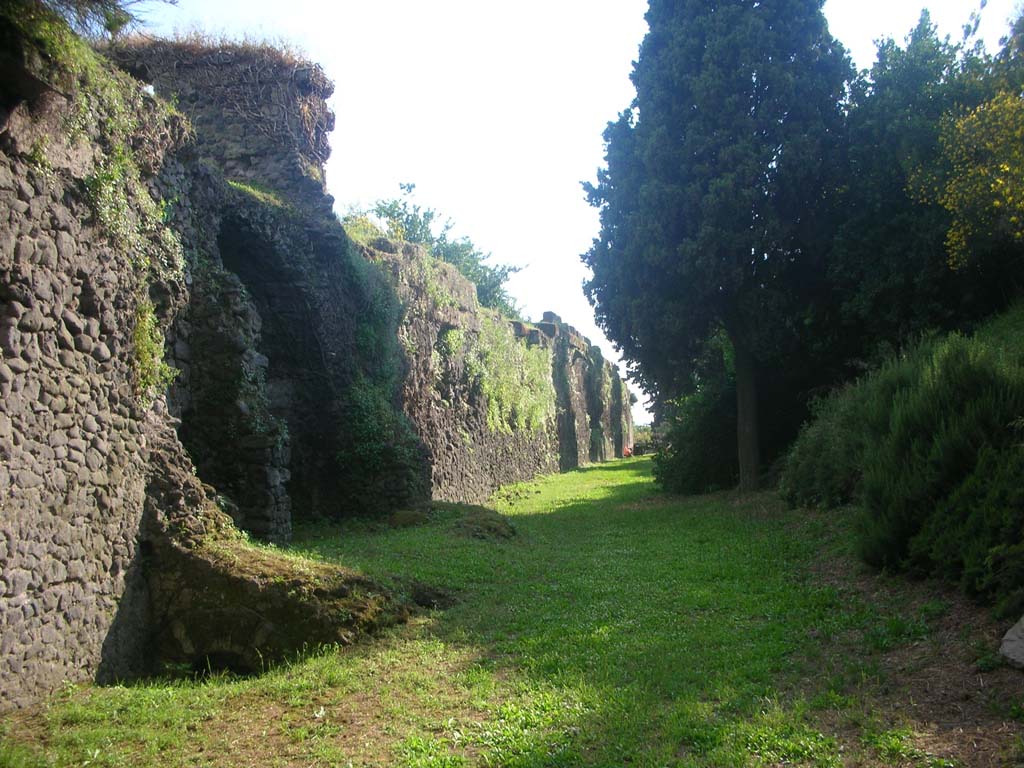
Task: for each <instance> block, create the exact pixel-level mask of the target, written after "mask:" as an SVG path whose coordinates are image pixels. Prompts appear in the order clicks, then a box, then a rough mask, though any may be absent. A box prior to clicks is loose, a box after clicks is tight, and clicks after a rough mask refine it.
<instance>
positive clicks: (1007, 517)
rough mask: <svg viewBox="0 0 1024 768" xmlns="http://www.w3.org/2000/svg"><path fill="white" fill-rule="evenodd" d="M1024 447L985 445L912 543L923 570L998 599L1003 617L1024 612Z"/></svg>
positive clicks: (916, 564) (911, 553) (911, 549)
mask: <svg viewBox="0 0 1024 768" xmlns="http://www.w3.org/2000/svg"><path fill="white" fill-rule="evenodd" d="M1021 478H1024V448H1022V447H1020V446H1019V445H1018V446H1015V447H1010V448H1009V449H1008V450H1002V451H1000V450H997V449H995V448H993V447H991V446H986V447H985V448H983V449H982V450H981V452H980V454H979V456H978V462H977V465H976V466H975V468H974V471H973V472H971V473H970V475H968V476H967V478H966V479H965V480H964V482H963V483H961V484H960V485H959V486H958V487H957V489H956V490H955V491H953V493H952V494H950V495H949V497H948V498H946V499H944V500H943V501H942V503H940V504H939V505H938V506H937V507H936V509H935V512H934V514H932V515H930V516H929V517H928V519H927V520H926V521H925V522H924V524H923V525H922V526H921V530H920V532H919V533H918V534H917V535H916V536H915V537H914V538H913V539H911V541H910V547H909V562H910V564H911V565H912V566H913V567H915V568H917V569H918V570H921V571H924V572H926V573H932V574H935V575H938V576H944V577H946V578H948V579H952V580H958V581H959V582H960V585H961V586H962V587H963V589H964V591H965V592H967V593H968V594H972V595H978V596H981V597H985V598H994V599H996V601H997V602H998V605H997V609H998V611H999V613H1001V614H1004V615H1019V614H1020V613H1021V611H1024V483H1021Z"/></svg>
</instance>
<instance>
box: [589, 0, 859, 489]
mask: <svg viewBox="0 0 1024 768" xmlns="http://www.w3.org/2000/svg"><path fill="white" fill-rule="evenodd" d="M821 6H822V2H821V0H761V1H758V0H728V1H726V2H722V1H721V0H651V3H650V7H649V10H648V12H647V17H646V18H647V22H648V24H649V27H650V31H649V32H648V34H647V36H646V37H645V39H644V41H643V44H642V46H641V49H640V56H639V59H638V61H637V64H636V67H635V69H634V72H633V75H632V78H633V83H634V85H635V86H636V91H637V97H636V100H635V102H634V103H633V105H632V107H631V108H630V109H629V110H627V111H626V112H624V113H623V114H622V115H620V117H619V119H618V120H617V121H616V122H614V123H611V124H610V125H609V126H608V129H607V130H606V132H605V141H606V145H607V155H606V161H607V167H606V168H605V169H603V170H601V171H599V174H598V183H597V184H596V185H587V193H588V197H589V200H590V202H591V203H592V204H593V205H595V206H597V207H599V208H600V209H601V232H600V236H599V237H598V239H596V240H595V241H594V244H593V247H592V248H591V249H590V250H589V251H588V252H587V253H586V254H584V256H583V260H584V262H585V263H586V264H587V265H589V266H590V267H591V269H592V270H593V278H592V279H591V280H590V281H589V282H588V283H587V284H586V286H585V287H586V290H587V293H588V296H589V298H590V300H591V302H592V303H593V304H594V307H595V309H596V314H597V318H598V321H599V323H600V324H601V325H602V326H603V327H604V329H605V331H606V332H607V333H608V335H609V337H610V338H611V339H612V340H614V341H615V342H616V343H617V344H618V345H619V346H620V347H621V349H622V351H623V353H624V355H625V357H626V358H627V359H628V360H630V361H631V362H632V364H633V370H634V373H635V375H636V376H637V378H638V379H639V380H640V382H641V384H642V385H643V386H644V387H645V388H646V389H647V390H648V391H652V392H654V393H655V395H656V396H659V397H671V396H675V395H677V394H679V393H681V392H685V391H686V390H687V388H688V387H690V386H692V383H693V377H694V374H695V361H697V360H698V359H699V356H700V353H701V351H702V350H703V349H704V348H705V346H706V345H707V344H708V340H709V339H710V338H712V337H713V336H714V335H715V333H716V332H719V331H722V330H724V332H725V333H726V334H727V335H728V338H729V340H730V341H731V343H732V347H733V350H734V354H735V370H736V391H737V437H738V445H739V450H738V453H739V466H740V486H741V488H743V489H750V488H753V487H755V486H756V484H757V476H758V469H759V436H758V417H757V406H756V404H757V387H758V376H759V368H760V369H761V370H763V369H764V368H765V364H766V363H769V362H770V361H771V359H772V357H773V356H774V355H775V354H777V352H778V350H779V349H780V348H782V347H784V346H785V345H786V344H787V343H788V340H789V339H791V338H792V337H793V335H794V334H795V333H796V332H797V330H798V329H799V327H800V326H801V325H802V324H803V323H804V322H805V320H806V317H807V306H808V303H809V302H810V301H812V300H813V297H814V293H815V291H816V290H817V288H818V286H819V284H820V280H821V277H822V275H823V272H824V268H823V264H822V254H823V251H824V244H825V243H826V242H827V241H828V239H829V238H828V234H827V233H828V230H829V226H828V225H827V221H828V219H829V215H830V207H831V205H832V201H833V198H834V195H833V190H834V187H835V186H836V183H837V182H836V177H837V174H838V170H839V168H840V167H841V163H840V162H839V158H840V156H841V151H840V150H841V146H842V132H843V113H842V108H843V100H844V96H845V92H846V90H845V89H846V86H847V84H848V82H849V80H850V79H851V77H852V70H851V66H850V63H849V60H848V58H847V56H846V55H845V52H844V51H843V49H842V47H841V46H840V45H839V44H838V43H837V42H836V41H835V40H834V39H833V38H832V37H831V36H830V35H829V32H828V26H827V24H826V22H825V19H824V17H823V15H822V13H821Z"/></svg>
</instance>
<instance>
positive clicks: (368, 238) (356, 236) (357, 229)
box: [341, 211, 385, 245]
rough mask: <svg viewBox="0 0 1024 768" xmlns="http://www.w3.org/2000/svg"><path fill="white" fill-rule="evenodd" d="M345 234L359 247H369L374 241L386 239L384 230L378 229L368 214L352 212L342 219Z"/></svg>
mask: <svg viewBox="0 0 1024 768" xmlns="http://www.w3.org/2000/svg"><path fill="white" fill-rule="evenodd" d="M341 225H342V226H343V227H344V228H345V234H346V235H348V236H349V237H350V238H352V240H353V241H354V242H356V243H359V245H369V244H370V243H371V242H372V241H374V240H376V239H378V238H381V237H385V234H384V230H382V229H381V228H380V227H378V226H377V225H376V224H375V223H374V222H373V220H372V219H371V218H370V217H369V216H367V215H366V214H363V213H359V212H358V211H352V212H350V213H348V214H346V215H345V216H343V217H342V219H341Z"/></svg>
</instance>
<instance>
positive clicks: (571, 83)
mask: <svg viewBox="0 0 1024 768" xmlns="http://www.w3.org/2000/svg"><path fill="white" fill-rule="evenodd" d="M922 5H923V2H922V0H828V1H827V2H826V5H825V14H826V16H827V17H828V19H829V24H830V28H831V31H832V34H833V35H835V36H836V37H837V38H839V39H840V40H841V41H842V42H843V43H844V44H845V45H846V46H847V48H848V49H849V50H850V51H851V54H852V55H853V58H854V61H855V62H856V64H857V66H858V67H861V68H863V67H869V66H870V65H871V62H872V61H873V59H874V51H875V47H874V44H873V41H874V40H875V39H878V38H882V37H894V38H895V39H897V40H900V41H902V40H903V38H904V37H905V36H906V34H907V33H908V32H909V31H910V29H911V28H912V27H913V26H914V25H915V24H916V22H917V19H918V16H919V15H920V11H921V8H922ZM1015 6H1016V0H990V2H989V3H988V5H987V7H986V8H985V10H984V11H983V15H982V20H983V21H982V27H981V37H982V38H983V39H984V40H985V41H986V43H987V45H988V46H989V49H990V50H995V48H996V47H997V45H998V40H999V38H1000V37H1001V36H1002V35H1003V34H1005V32H1006V30H1007V29H1008V20H1009V19H1010V18H1011V16H1012V15H1013V12H1014V8H1015ZM646 7H647V3H646V0H519V2H515V3H496V2H495V3H492V2H485V1H483V0H432V1H431V2H425V1H424V0H333V1H331V0H290V1H289V2H281V1H280V0H273V1H271V2H267V1H266V0H178V4H177V5H176V6H165V5H147V6H145V7H144V9H143V15H144V16H145V18H146V19H147V21H148V28H149V30H150V31H152V32H154V33H156V34H160V35H169V34H172V33H174V32H175V31H178V32H189V31H192V30H196V29H198V30H201V31H204V32H209V33H213V34H224V35H227V36H229V37H242V36H249V37H255V38H270V39H284V40H288V41H291V42H293V43H295V44H297V45H298V46H299V47H300V48H301V49H302V50H304V51H305V52H306V53H307V54H308V55H309V56H310V57H311V58H312V59H313V60H315V61H317V62H319V63H320V64H321V65H322V66H323V68H324V69H325V70H326V72H327V74H328V76H329V77H330V78H331V79H332V80H334V82H335V84H336V91H335V95H334V96H333V98H332V102H333V104H332V107H333V109H334V111H335V112H336V114H337V127H336V128H335V130H334V134H333V135H332V137H331V146H332V147H333V151H332V154H331V159H330V161H329V162H328V164H327V186H328V189H329V191H330V193H331V194H333V195H334V197H335V199H336V200H337V208H338V210H339V212H344V211H345V209H346V208H348V207H349V206H361V207H367V206H369V205H371V204H372V203H373V202H374V201H375V200H378V199H380V198H392V197H397V196H398V195H399V188H398V185H399V183H402V182H412V183H415V184H416V198H415V200H416V202H418V203H419V204H420V205H423V206H426V207H431V208H435V209H437V210H438V211H439V212H441V213H442V214H444V215H446V216H448V217H450V218H452V219H453V220H454V221H455V225H456V226H455V230H454V231H455V234H457V235H465V236H468V237H469V238H470V239H471V240H472V241H473V242H474V244H475V245H476V246H477V247H478V248H480V249H481V250H482V251H484V252H490V253H491V254H493V257H494V259H493V261H494V263H507V264H515V265H518V266H521V267H523V271H522V272H520V273H519V274H517V275H515V276H513V278H512V280H511V281H510V283H509V287H510V290H511V292H512V294H513V295H514V296H515V298H516V299H517V301H518V302H519V304H520V305H521V306H523V307H524V308H525V312H526V315H527V316H528V317H532V318H534V319H539V317H540V315H541V313H542V312H544V311H545V310H548V309H550V310H553V311H555V312H557V313H558V314H560V315H561V316H562V318H563V320H564V321H565V322H567V323H570V324H572V325H574V326H576V328H578V329H579V330H580V331H582V332H583V333H584V334H585V335H586V336H589V337H590V339H591V340H592V341H593V342H595V343H597V344H598V345H599V346H600V347H602V348H603V350H604V352H605V354H606V356H609V357H613V358H614V357H615V355H614V354H613V352H614V350H613V347H612V345H611V344H610V343H609V342H608V341H607V340H606V339H605V338H604V336H603V334H602V333H601V332H600V331H599V330H598V329H597V326H596V325H595V324H594V320H593V312H592V311H591V308H590V305H589V304H588V303H587V300H586V298H585V297H584V295H583V291H582V289H581V283H582V282H583V280H584V279H585V277H586V272H585V269H584V267H583V265H582V264H581V263H580V260H579V255H580V254H581V253H583V252H584V251H586V250H587V249H588V248H589V247H590V243H591V240H592V239H593V238H594V237H595V236H596V235H597V231H598V219H597V213H596V211H595V210H594V209H592V208H590V207H589V206H588V205H587V203H586V201H585V200H584V198H583V192H582V190H581V188H580V182H581V181H584V180H592V179H594V177H595V174H596V170H597V168H598V166H600V165H601V164H602V162H603V156H604V151H603V144H602V140H601V133H602V131H603V130H604V127H605V125H606V124H607V123H608V121H609V120H613V119H614V118H615V117H616V115H617V114H618V112H620V111H621V110H622V109H624V108H625V107H627V106H628V105H629V103H630V101H631V100H632V97H633V90H632V86H631V84H630V82H629V73H630V71H631V69H632V62H633V60H634V59H635V58H636V55H637V49H638V46H639V44H640V41H641V39H642V38H643V35H644V33H645V31H646V24H645V23H644V20H643V15H644V12H645V10H646ZM929 7H930V8H931V12H932V20H933V22H935V23H936V24H937V25H938V27H939V30H940V33H941V34H949V35H951V36H953V37H954V38H955V39H959V37H960V35H961V28H962V26H963V24H964V23H965V22H966V21H967V18H968V16H969V14H970V12H971V10H972V9H974V8H976V7H977V0H931V2H930V3H929ZM638 394H639V393H638ZM634 414H635V416H636V418H637V420H638V422H641V423H645V422H649V420H650V417H649V415H648V414H647V413H646V412H645V411H644V410H643V408H642V405H638V406H637V408H636V409H635V411H634Z"/></svg>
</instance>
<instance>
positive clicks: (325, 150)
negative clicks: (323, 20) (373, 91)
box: [106, 38, 334, 213]
mask: <svg viewBox="0 0 1024 768" xmlns="http://www.w3.org/2000/svg"><path fill="white" fill-rule="evenodd" d="M106 53H107V54H108V55H109V56H110V57H111V58H112V59H113V60H114V61H116V62H118V64H119V65H120V66H122V67H124V68H125V69H127V70H128V71H129V72H131V73H132V74H133V75H135V76H136V77H137V78H139V79H140V80H142V81H143V82H146V83H151V84H152V85H153V86H154V87H155V89H156V91H157V93H159V94H161V95H162V96H163V97H164V98H166V99H169V100H173V101H174V102H175V104H176V105H177V108H178V109H179V110H180V111H181V112H182V113H184V114H185V116H186V117H188V119H189V121H190V122H191V123H192V125H193V126H194V127H195V132H196V142H195V149H196V152H197V154H198V156H199V157H200V158H201V159H203V160H208V161H210V162H212V163H213V165H215V166H216V167H217V168H219V169H220V171H221V172H222V173H223V174H224V176H225V177H226V178H228V179H231V180H236V181H242V182H249V183H252V184H255V185H257V186H266V187H269V188H270V189H273V190H276V191H277V192H280V193H283V194H284V196H285V197H287V198H288V199H289V200H293V201H295V202H297V203H299V204H301V205H303V206H304V207H306V208H309V209H313V210H319V211H321V212H325V213H330V212H331V208H332V205H333V202H334V201H333V199H332V198H331V197H330V196H329V195H327V194H325V189H326V187H325V177H324V168H323V166H324V163H325V162H326V161H327V158H328V156H329V155H330V145H329V143H328V138H327V137H328V134H329V133H330V131H331V130H333V128H334V114H333V113H332V112H331V111H330V110H329V109H328V108H327V101H326V100H327V98H328V97H329V96H330V95H331V93H333V91H334V84H333V83H332V82H331V81H330V80H329V79H328V78H327V76H326V75H325V74H324V72H323V70H322V69H321V68H320V67H319V66H318V65H316V64H313V63H312V62H309V61H306V60H304V59H301V58H298V57H296V56H292V55H289V54H288V53H286V52H283V51H281V50H278V49H275V48H273V47H270V46H268V45H260V44H256V45H247V44H238V45H233V44H217V45H205V44H203V43H202V42H201V41H200V42H196V43H188V42H171V41H166V40H154V39H150V38H141V39H136V40H132V41H130V42H129V43H128V44H124V45H118V46H114V47H112V48H111V49H110V50H108V51H106Z"/></svg>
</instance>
